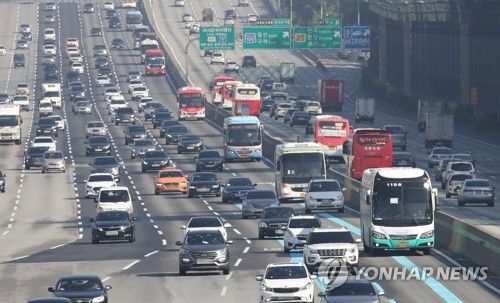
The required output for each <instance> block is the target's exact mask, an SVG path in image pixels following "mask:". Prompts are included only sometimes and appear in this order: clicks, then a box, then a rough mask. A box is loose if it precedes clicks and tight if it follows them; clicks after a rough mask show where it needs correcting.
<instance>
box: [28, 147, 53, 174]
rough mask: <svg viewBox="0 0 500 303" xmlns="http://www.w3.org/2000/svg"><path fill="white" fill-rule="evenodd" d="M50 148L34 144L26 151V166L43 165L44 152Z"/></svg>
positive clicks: (29, 167)
mask: <svg viewBox="0 0 500 303" xmlns="http://www.w3.org/2000/svg"><path fill="white" fill-rule="evenodd" d="M48 150H49V147H48V146H32V147H30V148H28V150H27V151H26V152H25V153H24V167H25V168H26V169H31V168H32V167H42V162H43V154H44V153H45V152H46V151H48Z"/></svg>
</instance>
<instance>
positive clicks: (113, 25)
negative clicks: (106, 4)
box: [108, 16, 122, 29]
mask: <svg viewBox="0 0 500 303" xmlns="http://www.w3.org/2000/svg"><path fill="white" fill-rule="evenodd" d="M108 28H110V29H120V28H122V20H121V19H120V17H118V16H113V17H111V18H109V21H108Z"/></svg>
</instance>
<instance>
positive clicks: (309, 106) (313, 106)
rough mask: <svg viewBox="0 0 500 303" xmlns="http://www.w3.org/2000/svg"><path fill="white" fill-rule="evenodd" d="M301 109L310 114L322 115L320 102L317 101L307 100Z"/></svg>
mask: <svg viewBox="0 0 500 303" xmlns="http://www.w3.org/2000/svg"><path fill="white" fill-rule="evenodd" d="M303 111H305V112H308V113H309V114H310V115H322V114H323V109H322V108H321V103H319V102H318V101H308V102H307V103H306V105H305V106H304V109H303Z"/></svg>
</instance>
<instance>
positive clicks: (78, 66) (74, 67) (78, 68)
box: [71, 62, 84, 74]
mask: <svg viewBox="0 0 500 303" xmlns="http://www.w3.org/2000/svg"><path fill="white" fill-rule="evenodd" d="M71 70H72V71H74V72H78V73H79V74H83V72H84V70H83V64H82V63H81V62H73V64H71Z"/></svg>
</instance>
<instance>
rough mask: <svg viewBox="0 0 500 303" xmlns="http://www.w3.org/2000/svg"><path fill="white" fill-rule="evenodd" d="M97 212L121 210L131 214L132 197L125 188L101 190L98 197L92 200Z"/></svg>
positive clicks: (132, 209) (116, 187) (132, 210)
mask: <svg viewBox="0 0 500 303" xmlns="http://www.w3.org/2000/svg"><path fill="white" fill-rule="evenodd" d="M94 202H95V203H96V209H97V212H102V211H108V210H123V211H126V212H128V213H129V214H132V213H133V212H134V208H133V206H132V196H131V195H130V192H129V190H128V188H127V187H126V186H114V187H106V188H101V190H100V191H99V196H97V197H96V198H95V200H94Z"/></svg>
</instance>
